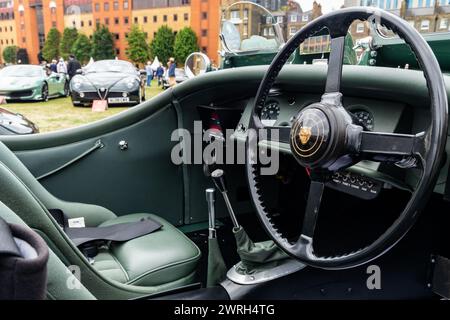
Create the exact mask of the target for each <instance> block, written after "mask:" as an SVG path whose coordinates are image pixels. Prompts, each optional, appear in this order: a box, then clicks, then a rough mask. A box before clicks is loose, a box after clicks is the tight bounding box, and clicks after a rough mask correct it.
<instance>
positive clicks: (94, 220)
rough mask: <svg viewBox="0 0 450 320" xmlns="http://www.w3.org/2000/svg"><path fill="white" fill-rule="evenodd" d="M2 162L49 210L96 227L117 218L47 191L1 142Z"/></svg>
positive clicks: (99, 209) (101, 210)
mask: <svg viewBox="0 0 450 320" xmlns="http://www.w3.org/2000/svg"><path fill="white" fill-rule="evenodd" d="M0 162H2V163H3V164H4V165H5V166H6V167H8V168H9V169H10V170H11V171H12V172H13V173H14V174H15V175H16V176H17V177H18V178H19V179H20V180H21V181H22V182H23V183H24V184H25V185H26V186H27V188H28V189H30V191H31V192H32V193H33V194H34V195H35V196H36V197H37V198H38V199H39V200H40V201H41V202H42V204H43V205H44V206H45V207H46V208H47V209H60V210H62V211H64V214H65V215H66V216H67V217H69V218H79V217H84V218H85V223H86V226H88V227H96V226H98V225H99V224H101V223H102V222H104V221H106V220H110V219H113V218H115V217H116V215H115V214H114V213H113V212H111V211H110V210H108V209H106V208H103V207H100V206H96V205H91V204H85V203H75V202H68V201H63V200H61V199H58V198H56V197H55V196H53V195H52V194H51V193H50V192H48V191H47V189H45V188H44V187H43V186H42V184H41V183H40V182H39V181H38V180H37V179H36V178H35V177H34V176H33V174H32V173H31V172H30V171H29V170H28V168H27V167H25V165H24V164H23V163H22V161H20V159H19V158H17V156H16V155H15V154H14V153H13V152H12V151H11V150H9V148H8V147H7V146H6V145H5V144H4V143H3V142H1V141H0Z"/></svg>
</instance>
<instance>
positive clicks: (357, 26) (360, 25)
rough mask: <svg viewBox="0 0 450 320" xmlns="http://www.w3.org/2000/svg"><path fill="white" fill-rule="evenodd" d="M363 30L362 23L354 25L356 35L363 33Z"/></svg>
mask: <svg viewBox="0 0 450 320" xmlns="http://www.w3.org/2000/svg"><path fill="white" fill-rule="evenodd" d="M364 30H365V26H364V22H360V23H358V24H357V25H356V33H363V32H364Z"/></svg>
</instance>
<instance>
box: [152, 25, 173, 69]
mask: <svg viewBox="0 0 450 320" xmlns="http://www.w3.org/2000/svg"><path fill="white" fill-rule="evenodd" d="M174 42H175V36H174V35H173V31H172V29H170V28H169V27H168V26H162V27H160V28H159V29H158V31H156V35H155V38H154V39H153V41H152V42H151V43H150V53H151V55H152V57H158V59H159V61H161V62H162V63H164V62H165V61H167V60H169V58H170V57H172V56H173V45H174Z"/></svg>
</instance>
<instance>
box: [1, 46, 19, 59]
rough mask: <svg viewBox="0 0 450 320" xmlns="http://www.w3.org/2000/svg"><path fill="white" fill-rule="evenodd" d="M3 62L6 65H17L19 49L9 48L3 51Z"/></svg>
mask: <svg viewBox="0 0 450 320" xmlns="http://www.w3.org/2000/svg"><path fill="white" fill-rule="evenodd" d="M3 60H4V61H5V63H16V61H17V47H16V46H8V47H6V48H5V49H4V50H3Z"/></svg>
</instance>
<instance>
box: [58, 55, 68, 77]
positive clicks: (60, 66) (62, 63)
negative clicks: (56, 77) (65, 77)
mask: <svg viewBox="0 0 450 320" xmlns="http://www.w3.org/2000/svg"><path fill="white" fill-rule="evenodd" d="M56 69H57V71H58V73H64V74H67V66H66V62H65V61H64V59H63V58H59V62H58V65H57V66H56Z"/></svg>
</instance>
